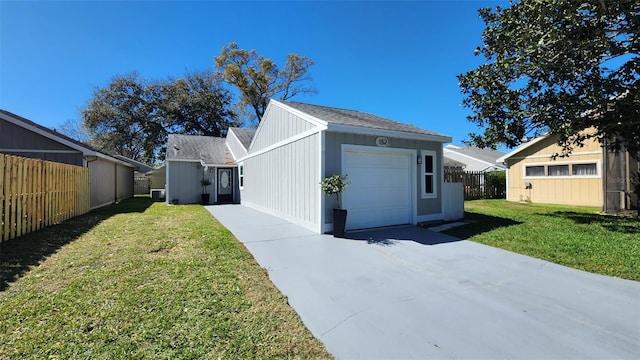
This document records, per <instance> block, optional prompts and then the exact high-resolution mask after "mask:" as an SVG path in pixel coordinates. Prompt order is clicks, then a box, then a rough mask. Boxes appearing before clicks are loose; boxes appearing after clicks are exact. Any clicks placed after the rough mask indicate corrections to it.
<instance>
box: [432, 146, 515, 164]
mask: <svg viewBox="0 0 640 360" xmlns="http://www.w3.org/2000/svg"><path fill="white" fill-rule="evenodd" d="M444 149H445V153H446V152H447V151H452V152H456V153H458V154H462V155H466V156H468V157H471V158H474V159H478V160H482V161H485V162H488V163H491V164H495V165H497V166H500V165H499V164H497V163H496V160H498V159H499V158H500V157H501V156H504V154H505V153H503V152H502V151H498V150H493V149H480V148H477V147H470V146H460V145H447V146H445V148H444Z"/></svg>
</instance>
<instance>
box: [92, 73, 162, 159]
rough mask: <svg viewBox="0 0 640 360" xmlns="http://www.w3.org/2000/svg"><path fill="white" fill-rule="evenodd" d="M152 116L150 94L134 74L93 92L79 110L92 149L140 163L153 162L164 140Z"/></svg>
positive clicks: (152, 104)
mask: <svg viewBox="0 0 640 360" xmlns="http://www.w3.org/2000/svg"><path fill="white" fill-rule="evenodd" d="M154 115H155V110H154V102H153V93H152V92H151V91H149V88H148V87H147V86H145V85H144V84H143V82H142V81H141V80H140V78H139V76H138V74H137V73H131V74H129V75H125V76H116V77H114V78H113V80H112V81H111V83H110V84H109V85H108V86H107V87H105V88H96V89H95V90H94V93H93V98H92V100H91V101H90V102H89V104H88V106H87V107H86V108H85V109H83V110H82V119H83V124H84V127H85V128H86V129H87V130H88V131H89V134H90V136H91V140H90V143H91V144H92V145H94V146H97V147H99V148H101V149H103V150H105V151H107V152H109V153H112V154H118V155H123V156H126V157H129V158H131V159H134V160H138V161H143V162H144V161H153V160H155V157H156V155H157V151H156V150H157V148H158V145H159V143H160V142H161V141H162V139H163V138H166V134H165V133H164V128H163V126H162V123H161V122H160V121H159V119H158V118H157V117H156V116H154Z"/></svg>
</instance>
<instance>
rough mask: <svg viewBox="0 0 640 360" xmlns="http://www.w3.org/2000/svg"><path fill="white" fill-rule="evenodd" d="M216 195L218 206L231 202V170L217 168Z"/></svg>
mask: <svg viewBox="0 0 640 360" xmlns="http://www.w3.org/2000/svg"><path fill="white" fill-rule="evenodd" d="M217 178H218V181H217V182H216V183H217V193H218V200H217V203H219V204H226V203H232V202H233V169H231V168H218V175H217Z"/></svg>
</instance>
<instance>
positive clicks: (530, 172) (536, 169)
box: [524, 165, 544, 176]
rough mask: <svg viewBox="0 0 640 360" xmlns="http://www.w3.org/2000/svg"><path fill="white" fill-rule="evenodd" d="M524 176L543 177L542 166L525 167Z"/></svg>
mask: <svg viewBox="0 0 640 360" xmlns="http://www.w3.org/2000/svg"><path fill="white" fill-rule="evenodd" d="M524 173H525V176H544V166H542V165H539V166H528V165H527V166H525V172H524Z"/></svg>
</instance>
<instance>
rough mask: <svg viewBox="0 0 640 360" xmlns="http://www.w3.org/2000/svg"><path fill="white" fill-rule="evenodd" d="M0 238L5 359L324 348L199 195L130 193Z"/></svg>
mask: <svg viewBox="0 0 640 360" xmlns="http://www.w3.org/2000/svg"><path fill="white" fill-rule="evenodd" d="M0 246H1V247H0V250H1V251H2V252H1V253H0V267H1V268H0V270H1V273H0V275H2V279H0V319H1V321H0V358H1V359H7V358H9V359H46V358H49V359H58V358H59V359H71V358H83V359H120V358H138V359H139V358H149V359H185V358H189V359H195V358H198V359H200V358H205V359H206V358H213V359H218V358H233V359H244V358H305V359H307V358H330V357H331V356H330V354H328V353H327V352H326V350H325V348H324V345H323V344H322V343H321V342H320V341H319V340H317V339H316V338H314V337H313V336H312V335H311V333H310V332H309V331H308V330H307V329H306V328H305V327H304V325H303V324H302V322H301V321H300V318H299V317H298V315H297V314H296V313H295V312H294V310H293V309H292V308H291V307H290V306H289V305H288V304H287V299H286V298H285V297H283V296H282V295H281V294H280V293H279V292H278V290H277V289H276V288H275V287H274V285H273V284H272V283H271V281H270V280H269V277H268V274H267V272H266V271H265V270H264V269H262V268H261V267H260V266H259V265H258V264H257V263H256V262H255V260H254V259H253V257H252V256H251V255H250V253H249V252H248V251H247V250H246V249H245V247H244V246H243V245H242V244H241V243H240V242H238V241H237V240H236V239H235V238H234V237H233V235H232V234H231V233H230V232H229V231H228V230H226V229H225V228H224V227H223V226H222V225H220V224H219V223H218V222H217V221H216V220H215V219H214V218H213V217H212V216H211V215H210V214H209V213H208V212H207V211H206V210H205V209H204V208H203V207H202V206H198V205H184V206H167V205H165V204H163V203H152V202H151V201H150V200H149V198H134V199H130V200H126V201H123V202H122V203H120V204H118V205H112V206H110V207H107V208H105V209H102V210H98V211H94V212H91V213H89V214H86V215H84V216H80V217H77V218H74V219H71V220H68V221H66V222H64V223H63V224H61V225H58V226H55V227H50V228H47V229H44V230H41V231H38V232H36V233H33V234H30V235H27V236H24V237H22V238H18V239H15V241H11V242H8V243H4V244H2V245H0Z"/></svg>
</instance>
